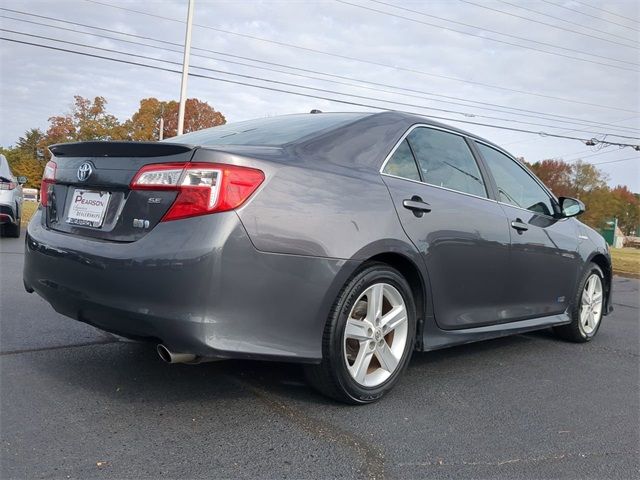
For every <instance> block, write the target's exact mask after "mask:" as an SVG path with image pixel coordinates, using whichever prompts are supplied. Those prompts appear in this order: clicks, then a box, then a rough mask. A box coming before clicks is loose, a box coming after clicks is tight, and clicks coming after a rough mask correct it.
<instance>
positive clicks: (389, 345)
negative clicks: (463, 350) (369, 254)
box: [306, 263, 416, 404]
mask: <svg viewBox="0 0 640 480" xmlns="http://www.w3.org/2000/svg"><path fill="white" fill-rule="evenodd" d="M415 334H416V308H415V302H414V300H413V295H412V293H411V287H410V286H409V284H408V283H407V281H406V280H405V278H404V277H403V276H402V275H401V274H400V272H398V271H397V270H395V269H394V268H391V267H390V266H388V265H386V264H382V263H371V264H368V265H367V266H365V267H364V268H363V269H362V270H360V271H359V272H358V273H357V274H356V275H355V276H354V277H352V279H351V280H349V282H348V283H347V284H346V285H345V286H344V287H343V289H342V290H341V291H340V294H339V295H338V298H337V299H336V301H335V303H334V305H333V307H332V309H331V313H330V314H329V319H328V321H327V324H326V327H325V330H324V335H323V339H322V362H321V363H320V364H319V365H310V366H308V367H306V373H307V378H308V380H309V382H310V383H311V384H312V385H313V386H314V387H315V388H316V389H317V390H319V391H320V392H321V393H323V394H325V395H327V396H329V397H331V398H334V399H336V400H339V401H341V402H345V403H350V404H365V403H371V402H374V401H376V400H378V399H380V398H381V397H382V396H383V395H385V394H386V393H387V392H388V391H389V390H391V389H392V388H393V386H394V385H395V384H396V382H397V381H398V378H399V377H400V375H401V374H402V372H403V371H404V369H405V368H406V366H407V364H408V362H409V359H410V357H411V353H412V352H413V348H414V341H415Z"/></svg>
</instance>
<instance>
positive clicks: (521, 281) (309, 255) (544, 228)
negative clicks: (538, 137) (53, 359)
mask: <svg viewBox="0 0 640 480" xmlns="http://www.w3.org/2000/svg"><path fill="white" fill-rule="evenodd" d="M50 151H51V153H52V158H51V161H50V162H49V163H48V164H47V167H46V170H45V175H44V178H43V181H42V188H41V206H40V208H39V209H38V212H37V213H36V215H35V216H34V218H33V219H32V221H31V223H30V224H29V227H28V233H27V238H26V255H25V267H24V284H25V288H26V289H27V291H29V292H34V291H35V292H36V293H38V294H39V295H40V296H42V297H43V298H44V299H46V300H47V301H48V302H49V303H50V304H51V305H52V306H53V308H54V309H55V310H56V311H58V312H60V313H62V314H65V315H68V316H70V317H72V318H75V319H77V320H80V321H82V322H86V323H89V324H91V325H94V326H96V327H98V328H100V329H103V330H106V331H109V332H113V333H115V334H118V335H122V336H125V337H129V338H134V339H142V340H147V341H151V342H155V343H156V344H157V346H158V347H157V350H158V353H159V355H160V357H161V358H162V359H163V360H165V361H167V362H171V363H176V362H182V363H199V362H203V361H209V360H214V359H224V358H249V359H264V360H282V361H291V362H299V363H302V364H304V366H305V370H306V371H307V373H308V378H309V381H310V382H311V384H312V385H314V386H315V387H316V388H318V389H319V390H320V391H321V392H323V393H325V394H327V395H329V396H331V397H333V398H335V399H337V400H340V401H344V402H348V403H356V404H363V403H368V402H372V401H375V400H377V399H379V398H380V397H382V396H383V395H384V394H385V393H386V392H388V391H389V390H390V389H391V388H392V387H393V385H394V384H395V383H396V382H397V381H398V379H399V377H400V375H401V373H402V371H403V370H404V369H405V367H406V366H407V363H408V362H409V359H410V357H411V354H412V352H413V351H414V350H417V351H429V350H435V349H439V348H443V347H447V346H451V345H458V344H463V343H468V342H473V341H477V340H483V339H488V338H495V337H499V336H503V335H509V334H516V333H522V332H528V331H532V330H537V329H543V328H549V327H552V328H553V330H554V332H556V333H557V334H558V335H559V336H561V337H562V338H565V339H567V340H570V341H573V342H587V341H589V340H591V339H592V338H593V336H594V335H595V334H596V333H597V331H598V329H599V327H600V325H601V322H602V317H603V315H606V314H607V313H608V312H609V311H610V310H611V302H610V298H611V261H610V256H609V253H608V249H607V245H606V243H605V241H604V240H603V239H602V237H601V236H600V235H599V234H598V233H597V232H595V231H594V230H592V229H591V228H589V227H587V226H586V225H584V224H582V223H581V222H580V221H578V220H577V219H576V218H575V217H576V216H577V215H579V214H580V213H582V212H583V211H584V205H583V204H582V203H581V202H580V201H579V200H576V199H572V198H562V197H560V198H556V197H555V196H554V195H553V194H552V193H551V192H550V191H549V190H548V189H547V188H546V187H545V186H544V185H543V184H542V183H541V182H540V181H539V180H538V179H537V178H536V177H535V176H534V175H533V174H532V173H531V172H530V171H529V170H528V169H527V168H526V167H525V166H524V165H523V164H521V163H520V162H519V161H518V160H517V159H515V158H514V157H513V156H511V155H510V154H509V153H507V152H506V151H504V150H503V149H501V148H500V147H498V146H496V145H494V144H492V143H491V142H489V141H487V140H484V139H482V138H479V137H477V136H475V135H472V134H469V133H466V132H464V131H461V130H458V129H455V128H452V127H448V126H446V125H442V124H437V123H434V122H431V121H429V120H426V119H424V118H421V117H417V116H412V115H408V114H402V113H396V112H385V113H376V114H373V113H312V114H301V115H287V116H281V117H272V118H265V119H259V120H253V121H246V122H240V123H235V124H229V125H223V126H219V127H215V128H212V129H207V130H202V131H199V132H194V133H189V134H186V135H182V136H179V137H175V138H172V139H170V140H169V141H164V142H149V143H134V142H130V143H129V142H83V143H75V144H63V145H54V146H52V147H50Z"/></svg>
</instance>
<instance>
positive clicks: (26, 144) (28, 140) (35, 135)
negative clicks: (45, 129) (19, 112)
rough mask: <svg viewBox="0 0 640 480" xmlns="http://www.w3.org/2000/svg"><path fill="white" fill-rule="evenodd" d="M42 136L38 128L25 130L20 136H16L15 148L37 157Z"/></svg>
mask: <svg viewBox="0 0 640 480" xmlns="http://www.w3.org/2000/svg"><path fill="white" fill-rule="evenodd" d="M43 138H44V133H42V130H40V129H39V128H32V129H30V130H27V131H26V132H25V133H24V135H23V136H22V137H19V138H18V141H17V142H16V148H17V149H18V150H20V151H21V152H23V153H25V154H27V155H30V156H31V157H33V158H38V157H39V150H40V147H39V145H40V142H41V141H42V139H43Z"/></svg>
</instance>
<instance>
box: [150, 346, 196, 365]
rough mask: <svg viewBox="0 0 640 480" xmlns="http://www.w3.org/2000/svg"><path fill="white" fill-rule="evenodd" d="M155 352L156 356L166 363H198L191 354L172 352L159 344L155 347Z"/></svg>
mask: <svg viewBox="0 0 640 480" xmlns="http://www.w3.org/2000/svg"><path fill="white" fill-rule="evenodd" d="M156 351H157V352H158V356H159V357H160V358H161V359H162V360H163V361H164V362H167V363H198V362H197V359H198V357H197V356H196V355H194V354H193V353H177V352H172V351H171V350H169V349H168V348H167V347H165V346H164V345H163V344H161V343H160V344H158V346H157V347H156Z"/></svg>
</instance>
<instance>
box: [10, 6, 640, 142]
mask: <svg viewBox="0 0 640 480" xmlns="http://www.w3.org/2000/svg"><path fill="white" fill-rule="evenodd" d="M0 18H8V19H12V20H17V21H22V22H26V23H30V24H36V25H42V26H46V27H50V28H56V29H60V30H64V31H69V32H73V33H80V34H85V35H91V36H96V37H100V38H106V39H109V40H116V41H122V42H125V43H130V44H134V45H142V46H146V47H150V48H155V49H162V50H163V51H167V52H175V53H181V50H172V49H167V48H163V47H158V46H156V45H149V44H147V43H142V42H135V41H130V40H124V39H119V38H114V37H110V36H108V35H101V34H96V33H93V32H92V33H89V32H81V31H78V30H73V29H70V28H65V27H60V26H57V25H51V24H46V23H42V22H35V21H31V20H26V19H19V18H15V17H10V16H6V15H0ZM55 20H56V21H60V22H64V20H58V19H55ZM86 27H87V28H100V27H91V26H88V25H87V26H86ZM100 30H109V29H104V28H100ZM109 31H110V32H112V33H116V34H117V33H119V32H117V31H114V30H109ZM11 32H13V33H18V34H23V35H25V33H23V32H16V31H11ZM36 36H37V35H36ZM136 37H140V36H139V35H138V36H136ZM40 38H45V39H48V40H53V41H58V40H57V39H52V38H50V37H40ZM144 38H145V39H148V40H151V41H157V42H162V43H166V44H170V45H175V46H180V44H178V43H173V42H167V41H164V40H158V39H154V38H152V37H144ZM93 48H97V47H93ZM194 49H196V48H195V47H194ZM197 50H205V51H211V52H214V53H218V54H222V55H229V54H224V53H222V52H215V51H212V50H206V49H197ZM193 55H194V56H198V57H202V58H206V59H211V60H216V61H222V62H226V63H231V64H236V65H242V66H245V67H249V68H257V69H261V70H267V71H273V72H277V73H282V74H285V75H293V76H297V77H303V78H309V79H313V80H320V81H325V82H332V83H337V84H341V85H347V86H351V87H356V88H363V89H367V90H373V91H379V92H384V93H387V94H394V95H403V96H407V97H413V98H420V99H425V100H430V101H436V102H440V103H446V104H453V105H459V106H465V107H473V105H468V103H476V104H479V105H483V106H482V107H480V108H483V109H485V110H490V111H495V112H500V113H508V114H511V115H518V116H523V117H532V118H539V119H543V120H552V121H560V120H556V119H555V118H548V117H556V118H563V119H569V120H575V121H571V122H569V123H574V124H576V125H582V126H588V127H592V128H593V127H594V126H608V127H614V128H616V129H618V130H626V131H631V132H637V131H638V130H637V129H634V128H631V127H620V126H617V125H612V124H607V123H603V122H595V121H592V120H584V119H576V118H574V117H568V116H565V115H556V114H547V113H543V112H536V111H532V110H526V109H519V108H515V107H506V106H502V105H496V104H492V103H487V102H477V101H473V100H467V99H464V98H458V97H451V96H446V95H439V94H434V93H431V92H424V91H419V90H411V89H405V88H402V87H397V86H394V85H386V84H380V83H376V82H368V81H366V80H360V79H351V78H349V77H342V76H339V75H332V74H326V73H323V72H318V71H313V70H306V69H301V70H302V71H310V72H312V73H316V74H319V75H327V76H331V77H337V78H343V79H346V80H355V81H358V82H362V83H368V84H372V85H380V86H385V87H387V88H393V89H399V90H406V91H414V92H418V93H422V94H423V95H430V96H436V97H442V98H452V99H455V100H461V101H463V102H468V103H459V102H452V101H446V100H439V99H434V98H425V97H424V96H418V95H411V94H407V93H401V92H390V91H388V90H383V89H379V88H372V87H365V86H362V85H357V84H354V83H349V82H339V81H336V80H329V79H326V78H320V77H314V76H310V75H303V74H299V73H292V72H287V71H283V70H278V69H273V68H266V67H261V66H257V65H251V64H247V63H243V62H237V61H232V60H228V59H220V58H216V57H211V56H207V55H199V54H196V53H194V54H193ZM230 56H232V57H237V58H242V59H247V60H250V61H253V62H260V63H266V64H270V65H278V66H281V67H284V68H290V69H296V67H290V66H287V65H282V64H274V63H272V62H263V61H260V60H257V59H252V58H248V57H241V56H236V55H230ZM484 105H491V106H494V107H499V108H502V109H506V108H508V109H511V110H516V111H522V112H531V113H537V114H540V115H544V116H540V115H528V114H516V113H513V112H510V111H504V110H499V109H495V108H489V107H486V106H484ZM464 114H465V115H468V116H477V115H474V114H469V113H466V112H465V113H464ZM563 123H567V122H563ZM571 131H574V130H571ZM575 131H579V130H578V129H576V130H575Z"/></svg>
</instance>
